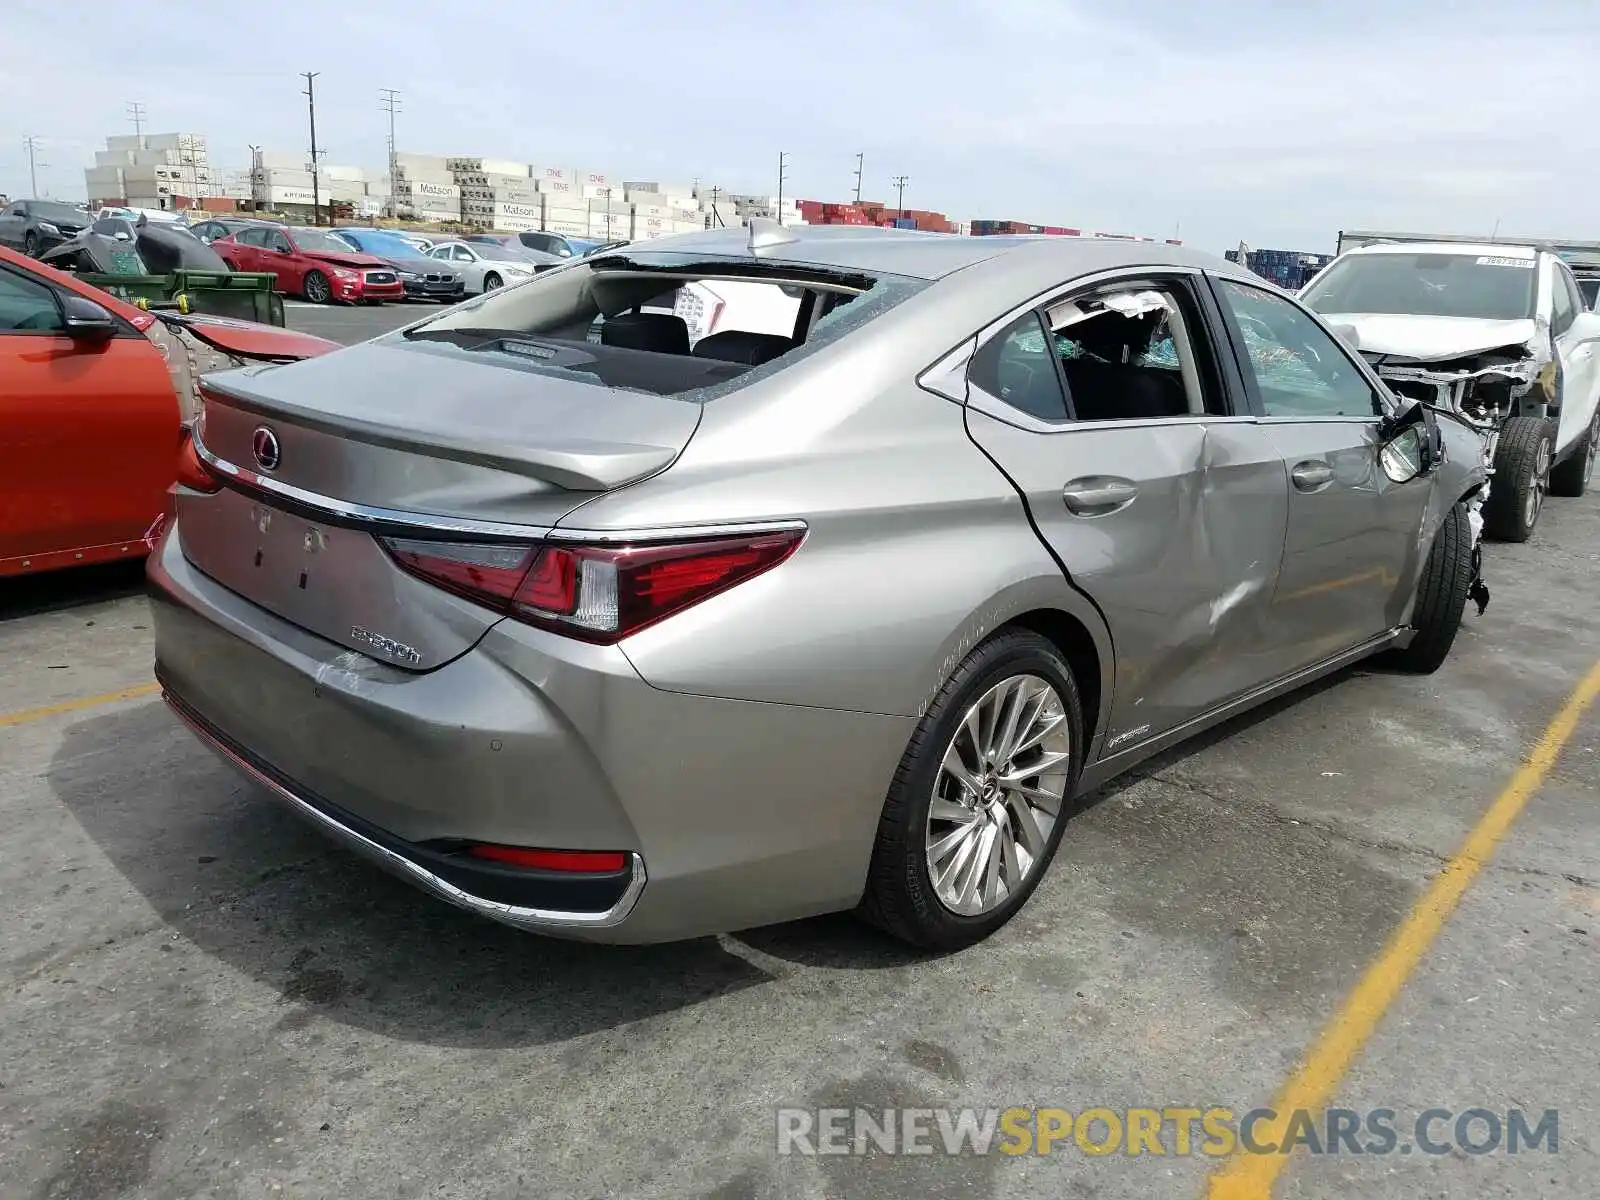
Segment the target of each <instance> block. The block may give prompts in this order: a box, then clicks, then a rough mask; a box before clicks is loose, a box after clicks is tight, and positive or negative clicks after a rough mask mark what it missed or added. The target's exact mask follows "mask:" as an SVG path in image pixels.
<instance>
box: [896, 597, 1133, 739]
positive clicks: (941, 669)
mask: <svg viewBox="0 0 1600 1200" xmlns="http://www.w3.org/2000/svg"><path fill="white" fill-rule="evenodd" d="M1009 629H1027V630H1030V631H1032V632H1034V633H1037V634H1038V635H1039V636H1040V637H1043V638H1044V639H1046V640H1047V641H1049V642H1050V643H1051V645H1053V646H1054V647H1055V648H1056V649H1057V650H1058V651H1059V652H1060V654H1061V657H1062V658H1064V659H1065V660H1066V662H1067V665H1068V666H1069V667H1071V668H1072V674H1073V680H1074V682H1075V683H1076V684H1077V685H1078V693H1079V699H1080V700H1081V701H1082V704H1083V716H1084V723H1085V726H1086V728H1085V729H1084V730H1083V742H1084V756H1083V763H1084V765H1085V766H1087V765H1088V764H1089V763H1091V762H1094V761H1095V759H1096V758H1097V757H1098V751H1099V745H1098V742H1099V738H1100V736H1101V735H1102V734H1103V733H1104V731H1105V728H1106V725H1107V714H1108V711H1109V708H1110V704H1111V699H1112V688H1113V684H1114V679H1115V676H1114V671H1115V667H1116V657H1115V652H1114V649H1113V646H1112V642H1111V632H1110V630H1109V629H1108V628H1107V626H1106V623H1105V620H1104V619H1103V618H1102V617H1101V615H1100V612H1099V610H1098V609H1096V608H1095V606H1094V604H1093V603H1092V602H1091V601H1090V600H1089V599H1088V597H1086V596H1084V595H1083V593H1081V592H1079V591H1078V590H1077V589H1075V588H1074V587H1072V585H1071V584H1069V583H1068V582H1067V580H1066V579H1065V578H1063V577H1062V576H1060V575H1056V576H1053V577H1047V576H1038V577H1034V578H1031V579H1026V580H1022V581H1019V582H1017V583H1015V584H1013V585H1011V586H1010V587H1008V588H1006V589H1005V590H1004V591H1003V592H1002V593H1000V594H999V595H998V596H995V597H994V598H993V599H991V600H990V602H989V603H988V604H986V605H984V606H983V607H982V608H980V609H978V610H976V611H975V612H973V613H972V615H971V616H969V617H968V618H967V620H966V621H964V622H963V623H962V624H961V625H960V626H959V627H958V628H957V629H955V630H954V631H953V632H952V633H951V634H950V636H949V637H947V638H946V639H945V641H944V643H943V645H941V646H940V648H939V655H938V657H937V659H936V660H935V663H936V665H935V666H934V667H933V669H932V670H930V672H929V680H930V686H929V687H928V688H927V689H926V692H925V694H924V700H923V702H922V704H921V705H920V706H919V708H918V715H919V716H920V715H921V714H922V713H923V712H926V711H927V706H928V705H929V704H930V703H932V701H933V697H934V696H935V695H937V694H938V691H939V689H940V688H941V687H943V686H944V683H945V681H946V680H947V679H949V678H950V676H951V675H952V674H953V673H954V672H955V670H956V668H957V667H958V666H960V665H961V663H962V661H963V660H964V659H965V658H966V657H967V655H969V654H971V653H972V651H973V650H975V649H976V648H977V647H978V646H980V645H982V644H983V643H985V642H987V641H989V640H990V639H991V638H993V637H995V636H997V635H999V634H1001V633H1003V632H1005V631H1007V630H1009Z"/></svg>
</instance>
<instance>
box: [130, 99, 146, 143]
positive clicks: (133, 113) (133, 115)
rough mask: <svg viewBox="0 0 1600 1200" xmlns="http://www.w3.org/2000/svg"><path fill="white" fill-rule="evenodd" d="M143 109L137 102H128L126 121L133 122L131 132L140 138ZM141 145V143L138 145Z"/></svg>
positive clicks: (142, 125) (142, 135)
mask: <svg viewBox="0 0 1600 1200" xmlns="http://www.w3.org/2000/svg"><path fill="white" fill-rule="evenodd" d="M144 118H145V107H144V105H143V104H141V103H140V102H139V101H137V100H130V101H128V119H129V120H130V121H132V122H133V132H134V134H135V135H137V136H138V137H140V138H143V137H144ZM140 144H141V145H142V144H143V143H142V142H141V143H140Z"/></svg>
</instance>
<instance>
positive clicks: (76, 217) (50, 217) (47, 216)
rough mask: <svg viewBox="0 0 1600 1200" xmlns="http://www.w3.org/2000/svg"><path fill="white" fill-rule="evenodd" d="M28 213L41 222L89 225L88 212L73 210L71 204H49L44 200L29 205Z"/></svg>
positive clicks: (78, 209) (79, 209)
mask: <svg viewBox="0 0 1600 1200" xmlns="http://www.w3.org/2000/svg"><path fill="white" fill-rule="evenodd" d="M28 212H29V213H30V214H31V215H32V216H33V217H35V218H36V219H37V220H40V221H51V222H56V221H65V222H66V223H67V224H68V225H87V224H88V223H89V214H88V212H86V211H85V210H84V209H81V208H73V207H72V205H70V204H49V203H46V202H45V201H42V200H34V201H32V202H30V203H29V205H28Z"/></svg>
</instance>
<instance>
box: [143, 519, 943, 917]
mask: <svg viewBox="0 0 1600 1200" xmlns="http://www.w3.org/2000/svg"><path fill="white" fill-rule="evenodd" d="M181 536H182V520H181V518H180V519H179V520H178V521H177V522H176V523H174V524H173V525H172V526H171V527H169V528H168V530H167V532H166V533H165V534H164V536H163V538H162V540H161V542H160V543H159V544H158V545H157V547H156V549H155V550H154V552H153V553H152V554H151V556H150V559H149V566H148V577H149V581H150V585H151V593H152V611H153V614H154V626H155V644H156V670H157V675H158V677H159V678H160V680H161V682H162V686H163V688H164V689H165V691H166V693H167V695H168V701H169V703H170V704H172V705H173V707H174V709H175V710H176V711H177V712H178V713H179V715H180V716H181V717H182V718H183V720H184V721H185V723H186V724H188V725H189V727H190V728H191V729H193V730H194V731H195V733H196V734H197V735H198V736H199V737H200V739H201V740H202V741H203V742H205V743H206V744H207V745H208V746H210V747H211V748H212V749H213V750H215V751H217V752H218V753H219V754H221V755H222V757H223V758H224V759H225V760H226V761H228V762H229V763H230V764H231V765H232V766H234V767H235V768H237V769H238V770H240V771H242V772H243V773H244V774H245V775H247V776H248V777H250V778H251V779H253V780H254V781H256V782H257V783H259V784H261V785H262V786H263V787H265V788H266V789H267V790H268V791H269V792H271V793H272V794H273V795H275V796H276V797H277V798H278V799H280V800H281V801H283V802H285V803H287V804H288V805H289V806H290V807H291V808H293V809H294V810H295V811H296V812H298V813H299V814H300V815H301V816H303V817H305V818H306V819H307V820H310V821H311V822H313V823H314V824H315V825H317V826H318V827H319V828H321V829H323V830H324V832H326V833H328V834H329V835H331V836H333V837H334V838H336V839H337V840H339V841H340V842H342V843H344V844H346V845H348V846H350V847H351V848H352V849H355V850H356V851H358V852H359V853H361V854H364V855H366V856H367V857H369V858H371V859H373V860H375V861H376V862H378V863H379V864H380V865H381V866H383V867H385V868H386V869H388V870H390V871H392V872H394V873H395V874H397V875H399V876H401V877H402V878H405V879H407V880H408V881H410V882H412V883H414V884H416V885H417V886H419V887H421V888H422V889H424V890H425V891H427V892H429V893H430V894H432V895H434V896H437V897H438V898H440V899H443V900H445V901H447V902H449V903H451V904H455V905H457V906H459V907H462V908H465V909H468V910H470V911H473V912H476V913H479V914H480V915H482V916H485V917H489V918H492V919H494V920H497V921H501V922H504V923H506V924H510V925H513V926H516V927H518V928H522V929H528V930H537V931H540V932H544V933H549V934H555V935H559V936H564V937H573V938H580V939H584V940H591V941H610V942H660V941H671V940H677V939H682V938H689V937H697V936H702V935H705V934H709V933H717V932H725V931H728V930H733V929H741V928H748V927H751V926H755V925H764V924H770V923H772V922H776V921H784V920H791V919H794V918H798V917H804V916H810V915H814V914H817V913H822V912H829V911H836V910H839V909H844V908H849V907H852V906H853V905H854V904H855V903H856V902H857V900H858V899H859V898H860V895H861V890H862V887H863V884H864V882H865V879H866V871H867V865H868V861H869V858H870V854H871V848H872V842H873V837H874V833H875V830H876V827H877V822H878V816H879V813H880V811H881V809H882V805H883V797H884V795H885V793H886V791H887V788H888V785H889V780H890V778H891V777H892V775H893V772H894V769H895V766H896V764H897V763H898V760H899V758H900V755H901V752H902V751H903V750H904V748H905V744H906V739H907V737H908V736H909V734H910V729H911V724H912V722H911V721H910V720H909V719H908V718H898V717H880V716H872V715H867V714H860V713H850V712H840V711H835V710H830V709H816V708H806V707H802V706H797V705H784V704H766V703H754V702H748V701H735V700H722V699H717V698H713V697H706V696H693V695H685V694H681V693H675V692H666V691H662V690H659V689H657V688H654V687H652V686H650V685H649V684H647V683H645V682H644V681H643V680H642V679H640V678H639V676H638V674H637V672H636V671H634V670H633V668H632V665H631V664H630V663H629V662H628V660H627V658H626V656H625V655H624V654H623V653H622V652H621V651H620V650H618V649H617V648H615V647H597V646H591V645H587V644H583V643H578V642H572V641H569V640H567V639H563V638H560V637H557V636H555V635H551V634H546V633H543V632H541V631H538V630H533V629H530V628H528V627H526V626H523V625H520V624H518V623H517V622H514V621H502V622H500V623H499V624H497V625H495V626H493V627H492V628H490V629H489V631H488V632H487V633H486V634H484V635H483V637H482V638H481V639H480V641H479V642H478V643H477V644H476V645H475V646H473V647H472V648H471V649H469V650H468V651H467V652H466V653H464V654H462V655H460V656H459V657H457V658H456V659H454V660H452V661H450V662H447V663H445V664H444V665H443V666H440V667H438V668H436V669H434V670H431V671H427V672H421V673H417V672H411V671H406V670H403V669H401V668H399V667H394V666H389V665H387V664H384V663H380V662H377V661H375V660H372V659H368V658H366V657H364V656H363V655H360V654H357V653H355V652H353V651H349V650H346V649H345V648H344V647H342V646H339V645H336V644H334V643H332V642H329V641H327V640H325V639H322V638H320V637H318V636H316V635H315V634H312V633H310V632H308V631H307V630H305V629H302V628H300V627H298V626H295V625H292V624H290V623H288V622H286V621H283V620H281V619H279V618H278V617H276V616H274V615H273V614H272V613H270V612H267V611H266V610H264V609H261V608H259V607H257V606H255V605H253V604H251V603H250V602H249V601H248V600H246V599H244V598H243V597H242V596H239V595H238V594H236V593H234V592H231V591H228V590H227V589H226V588H224V587H222V586H221V585H220V584H218V583H216V582H215V581H213V580H211V579H210V578H209V577H207V576H205V575H204V574H202V573H201V572H200V571H198V570H197V569H196V568H195V567H194V566H193V565H192V564H190V563H189V562H188V561H187V559H186V558H185V557H184V555H183V552H182V542H181ZM464 842H488V843H497V844H502V845H511V846H528V847H535V848H541V849H558V850H596V851H621V852H623V853H624V854H626V855H627V856H628V863H629V865H628V868H627V869H626V870H625V871H624V872H621V873H618V874H617V875H615V876H611V877H606V878H596V877H591V876H585V877H580V878H576V879H575V878H571V877H567V878H559V877H557V878H540V879H530V877H529V873H527V872H517V871H512V872H502V871H499V870H498V869H497V868H493V867H489V866H486V865H479V864H477V863H475V862H464V861H463V858H462V856H461V855H460V854H459V853H452V852H451V847H459V846H460V845H461V844H462V843H464ZM647 865H648V878H647V876H646V866H647ZM506 874H510V875H511V876H513V878H512V879H510V880H509V881H508V880H507V879H506V878H504V876H505V875H506ZM548 874H551V875H554V874H557V873H548ZM491 876H498V877H497V878H491ZM512 885H515V888H518V889H520V890H511V891H508V890H505V889H506V888H507V887H510V886H512ZM607 889H610V890H607Z"/></svg>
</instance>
